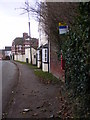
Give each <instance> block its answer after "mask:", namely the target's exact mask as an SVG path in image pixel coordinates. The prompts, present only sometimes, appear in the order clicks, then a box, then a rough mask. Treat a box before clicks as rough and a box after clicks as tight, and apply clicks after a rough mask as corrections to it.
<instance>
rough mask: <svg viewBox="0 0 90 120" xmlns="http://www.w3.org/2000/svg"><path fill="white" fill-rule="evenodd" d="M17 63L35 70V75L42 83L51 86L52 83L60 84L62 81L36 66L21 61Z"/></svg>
mask: <svg viewBox="0 0 90 120" xmlns="http://www.w3.org/2000/svg"><path fill="white" fill-rule="evenodd" d="M16 62H19V63H21V64H26V65H28V66H29V67H30V68H31V69H33V70H34V73H35V75H36V76H38V77H39V78H40V80H41V82H43V83H45V84H50V83H53V84H57V83H59V82H60V80H59V79H58V78H56V77H55V76H54V75H52V74H51V73H48V72H43V71H42V70H41V69H39V68H37V66H35V65H31V64H29V63H26V62H21V61H17V60H16Z"/></svg>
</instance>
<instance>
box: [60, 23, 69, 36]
mask: <svg viewBox="0 0 90 120" xmlns="http://www.w3.org/2000/svg"><path fill="white" fill-rule="evenodd" d="M67 31H68V26H67V25H66V23H64V24H62V23H59V34H65V33H67Z"/></svg>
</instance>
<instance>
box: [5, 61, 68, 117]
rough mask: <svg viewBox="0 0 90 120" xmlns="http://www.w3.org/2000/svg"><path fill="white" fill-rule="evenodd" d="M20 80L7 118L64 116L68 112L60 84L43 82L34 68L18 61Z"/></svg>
mask: <svg viewBox="0 0 90 120" xmlns="http://www.w3.org/2000/svg"><path fill="white" fill-rule="evenodd" d="M16 64H17V67H18V68H19V81H18V85H17V87H16V90H15V91H14V93H13V94H14V97H13V99H12V103H11V104H10V106H9V109H8V115H7V118H50V117H58V116H60V117H63V115H64V116H65V114H66V113H67V109H69V108H66V107H65V103H66V104H67V102H66V101H65V99H64V98H63V97H62V95H61V92H60V89H61V88H60V85H52V84H47V85H46V84H43V83H41V82H40V80H39V78H38V77H37V76H35V74H34V70H33V69H32V68H30V67H28V66H27V65H25V64H20V63H16Z"/></svg>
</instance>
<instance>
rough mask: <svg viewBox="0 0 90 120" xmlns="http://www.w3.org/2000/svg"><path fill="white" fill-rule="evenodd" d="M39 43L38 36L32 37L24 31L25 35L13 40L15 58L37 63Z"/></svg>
mask: <svg viewBox="0 0 90 120" xmlns="http://www.w3.org/2000/svg"><path fill="white" fill-rule="evenodd" d="M37 45H38V40H37V39H36V38H30V37H29V36H28V34H27V33H23V37H17V38H15V39H14V40H13V42H12V56H13V60H18V61H23V62H28V63H32V64H36V49H37Z"/></svg>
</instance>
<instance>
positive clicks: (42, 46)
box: [38, 44, 48, 50]
mask: <svg viewBox="0 0 90 120" xmlns="http://www.w3.org/2000/svg"><path fill="white" fill-rule="evenodd" d="M42 48H48V44H45V45H41V46H40V47H38V50H40V49H42Z"/></svg>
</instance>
